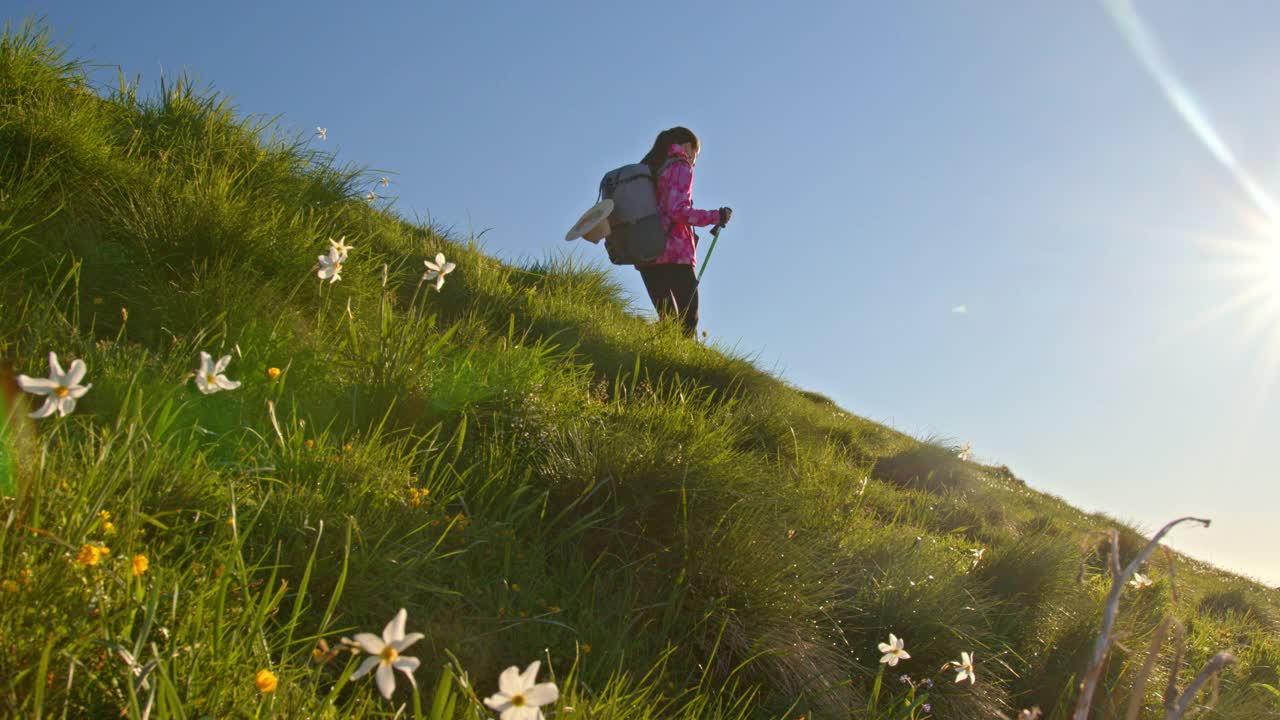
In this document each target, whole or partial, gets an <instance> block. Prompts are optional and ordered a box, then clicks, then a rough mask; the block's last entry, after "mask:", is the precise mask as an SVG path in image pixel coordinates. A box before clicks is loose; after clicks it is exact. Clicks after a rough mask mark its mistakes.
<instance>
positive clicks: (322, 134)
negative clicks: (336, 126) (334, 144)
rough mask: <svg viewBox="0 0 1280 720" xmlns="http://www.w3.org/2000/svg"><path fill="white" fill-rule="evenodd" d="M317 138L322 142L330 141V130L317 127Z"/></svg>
mask: <svg viewBox="0 0 1280 720" xmlns="http://www.w3.org/2000/svg"><path fill="white" fill-rule="evenodd" d="M316 137H318V138H320V139H321V140H328V139H329V128H322V127H317V128H316Z"/></svg>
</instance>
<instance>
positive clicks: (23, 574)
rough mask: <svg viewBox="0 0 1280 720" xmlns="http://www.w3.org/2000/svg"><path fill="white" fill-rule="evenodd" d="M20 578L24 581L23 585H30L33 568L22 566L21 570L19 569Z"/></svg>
mask: <svg viewBox="0 0 1280 720" xmlns="http://www.w3.org/2000/svg"><path fill="white" fill-rule="evenodd" d="M18 579H19V580H21V581H22V584H23V585H30V584H31V568H22V569H21V570H19V571H18Z"/></svg>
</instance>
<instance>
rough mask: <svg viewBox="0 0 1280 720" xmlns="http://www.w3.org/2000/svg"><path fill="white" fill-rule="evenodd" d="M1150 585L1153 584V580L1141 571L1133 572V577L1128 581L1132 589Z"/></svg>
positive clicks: (1144, 587) (1143, 588)
mask: <svg viewBox="0 0 1280 720" xmlns="http://www.w3.org/2000/svg"><path fill="white" fill-rule="evenodd" d="M1152 585H1155V582H1154V581H1153V580H1152V579H1151V578H1149V577H1147V576H1146V575H1143V574H1142V573H1134V574H1133V579H1132V580H1130V581H1129V586H1130V587H1132V588H1133V589H1134V590H1145V589H1147V588H1149V587H1151V586H1152Z"/></svg>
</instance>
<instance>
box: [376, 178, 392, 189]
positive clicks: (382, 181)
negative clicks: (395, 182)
mask: <svg viewBox="0 0 1280 720" xmlns="http://www.w3.org/2000/svg"><path fill="white" fill-rule="evenodd" d="M378 182H379V183H380V184H381V185H382V187H386V186H388V185H390V184H391V178H389V177H387V176H386V175H383V176H382V177H381V178H379V180H378Z"/></svg>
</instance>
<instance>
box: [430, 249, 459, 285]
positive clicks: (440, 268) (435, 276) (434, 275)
mask: <svg viewBox="0 0 1280 720" xmlns="http://www.w3.org/2000/svg"><path fill="white" fill-rule="evenodd" d="M422 264H423V265H426V266H427V271H426V272H425V273H423V274H422V279H423V280H426V281H427V282H431V281H432V280H435V281H436V290H439V289H440V288H442V287H444V276H445V275H448V274H449V273H451V272H453V269H454V268H456V267H458V265H457V264H456V263H451V262H445V260H444V253H436V261H435V262H431V261H430V260H423V261H422Z"/></svg>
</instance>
